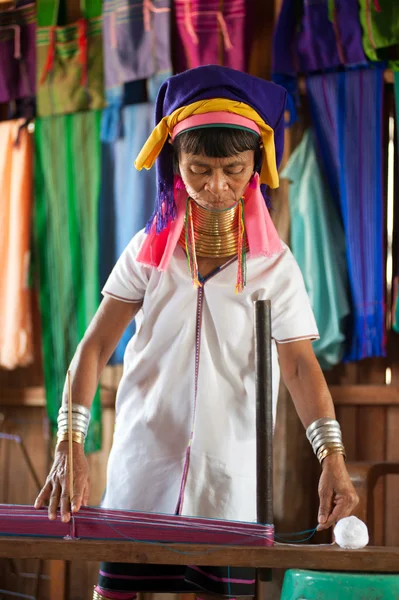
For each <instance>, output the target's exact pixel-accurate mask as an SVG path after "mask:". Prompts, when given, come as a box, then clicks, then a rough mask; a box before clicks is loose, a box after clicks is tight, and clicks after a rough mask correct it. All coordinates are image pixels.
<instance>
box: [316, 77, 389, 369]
mask: <svg viewBox="0 0 399 600" xmlns="http://www.w3.org/2000/svg"><path fill="white" fill-rule="evenodd" d="M307 88H308V93H309V99H310V105H311V111H312V119H313V123H314V127H315V132H316V136H317V140H318V145H319V150H320V154H321V159H322V161H323V163H324V168H325V172H326V176H327V179H328V182H329V184H330V187H331V190H332V193H333V197H334V198H335V200H336V202H337V203H338V205H339V207H340V210H341V214H342V219H343V223H344V229H345V235H346V244H347V249H346V252H347V260H348V270H349V278H350V285H351V293H352V303H353V307H352V315H353V325H352V335H351V336H350V337H351V341H350V344H349V347H348V349H347V353H346V357H345V360H347V361H352V360H359V359H362V358H366V357H372V356H384V355H385V337H386V334H385V301H384V296H385V285H384V246H383V213H384V207H383V182H382V124H381V123H382V94H383V73H382V71H381V70H379V69H373V70H372V69H370V70H367V69H365V70H363V69H360V70H354V71H347V72H340V73H329V74H324V75H315V76H313V77H308V78H307Z"/></svg>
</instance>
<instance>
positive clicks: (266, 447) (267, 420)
mask: <svg viewBox="0 0 399 600" xmlns="http://www.w3.org/2000/svg"><path fill="white" fill-rule="evenodd" d="M254 313H255V319H254V321H255V385H256V513H257V521H258V523H262V524H272V523H273V520H274V519H273V396H272V349H271V304H270V300H257V301H256V302H255V303H254ZM257 579H258V588H259V583H260V582H262V581H270V571H265V570H262V569H258V577H257Z"/></svg>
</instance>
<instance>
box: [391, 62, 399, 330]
mask: <svg viewBox="0 0 399 600" xmlns="http://www.w3.org/2000/svg"><path fill="white" fill-rule="evenodd" d="M394 77H395V79H394V87H395V105H396V127H398V126H399V71H397V72H396V73H395V74H394ZM398 284H399V274H398V275H397V276H396V277H395V290H394V298H393V302H394V305H393V316H392V327H393V329H394V330H395V331H396V332H397V333H399V285H398Z"/></svg>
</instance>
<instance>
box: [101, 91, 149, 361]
mask: <svg viewBox="0 0 399 600" xmlns="http://www.w3.org/2000/svg"><path fill="white" fill-rule="evenodd" d="M154 83H158V82H154V81H148V82H145V81H144V82H143V81H135V82H131V83H130V84H127V85H126V86H125V91H124V95H125V100H124V102H126V103H127V102H135V103H134V104H130V105H128V106H124V107H122V108H120V126H118V133H117V135H116V129H115V128H114V122H112V123H110V126H111V128H112V135H111V136H105V139H112V138H115V139H114V140H113V141H111V142H103V144H102V169H101V177H102V181H101V197H100V210H99V238H100V285H101V288H102V287H103V285H104V283H105V282H106V280H107V279H108V276H109V274H110V272H111V270H112V268H113V266H114V265H115V263H116V262H117V260H118V258H119V257H120V255H121V254H122V252H123V250H124V249H125V247H126V246H127V245H128V243H129V242H130V240H131V239H132V237H133V236H134V235H135V234H136V233H137V232H138V231H140V229H143V228H144V227H145V224H146V223H147V221H148V219H149V218H150V216H151V213H152V211H153V206H154V198H155V195H156V181H155V171H154V170H152V171H144V170H143V171H140V172H139V171H137V170H136V169H135V168H134V161H135V159H136V156H137V154H138V153H139V151H140V150H141V148H142V146H143V144H144V142H145V141H146V140H147V138H148V136H149V135H150V133H151V131H152V129H153V126H154V104H153V100H154V99H155V94H156V89H153V88H154V87H155V88H156V87H157V85H155V86H154ZM143 84H144V85H145V86H146V87H147V86H148V90H149V93H148V97H149V99H150V100H151V101H149V102H148V101H146V102H143V101H142V100H143V93H142V88H143ZM104 124H105V120H104V116H103V121H102V125H103V127H104ZM103 132H104V130H103ZM101 288H100V289H101ZM134 332H135V323H134V321H133V322H132V323H131V324H130V325H129V326H128V328H127V329H126V330H125V332H124V334H123V336H122V338H121V341H120V342H119V344H118V346H117V348H116V350H115V352H114V355H113V356H112V358H111V361H110V363H111V364H120V363H122V362H123V356H124V353H125V350H126V346H127V344H128V342H129V340H130V339H131V337H132V335H133V334H134Z"/></svg>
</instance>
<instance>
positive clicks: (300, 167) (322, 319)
mask: <svg viewBox="0 0 399 600" xmlns="http://www.w3.org/2000/svg"><path fill="white" fill-rule="evenodd" d="M281 177H282V178H285V179H289V180H290V182H291V184H290V191H289V201H290V226H291V250H292V253H293V255H294V256H295V258H296V260H297V262H298V264H299V267H300V269H301V271H302V275H303V279H304V282H305V286H306V290H307V292H308V295H309V299H310V303H311V306H312V309H313V312H314V316H315V319H316V323H317V327H318V330H319V333H320V339H319V340H317V341H316V342H314V343H313V348H314V351H315V354H316V356H317V359H318V361H319V363H320V366H321V367H322V369H325V370H327V369H330V368H331V367H333V366H334V365H336V364H338V363H339V362H340V361H341V359H342V356H343V352H344V344H345V334H344V330H345V319H346V318H347V317H348V315H349V313H350V303H349V291H348V289H349V288H348V271H347V264H346V255H345V235H344V230H343V226H342V223H341V220H340V217H339V213H338V209H337V207H336V205H335V203H334V201H333V199H332V197H331V194H330V192H329V189H328V187H327V184H326V182H325V181H324V179H323V175H322V172H321V169H320V166H319V163H318V159H317V154H316V148H315V143H314V138H313V133H312V131H311V130H308V131H306V132H305V133H304V136H303V138H302V141H301V143H300V144H299V146H298V147H297V148H296V149H295V150H294V152H293V154H292V155H291V157H290V159H289V161H288V163H287V165H286V167H285V168H284V170H283V171H282V173H281Z"/></svg>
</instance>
